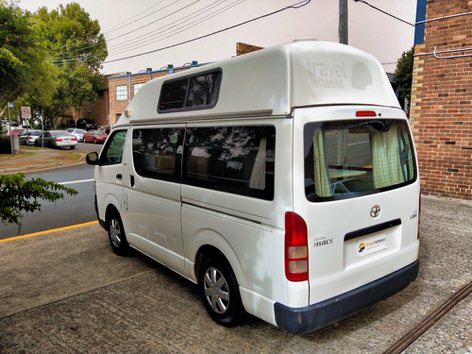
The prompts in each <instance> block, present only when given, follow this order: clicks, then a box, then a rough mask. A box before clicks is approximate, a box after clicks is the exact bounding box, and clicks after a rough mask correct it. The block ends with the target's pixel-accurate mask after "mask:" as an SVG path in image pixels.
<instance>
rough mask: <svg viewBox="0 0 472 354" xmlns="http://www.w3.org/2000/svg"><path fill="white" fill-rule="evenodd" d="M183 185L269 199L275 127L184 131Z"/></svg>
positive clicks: (272, 182)
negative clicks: (184, 159)
mask: <svg viewBox="0 0 472 354" xmlns="http://www.w3.org/2000/svg"><path fill="white" fill-rule="evenodd" d="M185 147H186V161H185V163H184V175H183V182H184V183H186V184H191V185H195V186H200V187H205V188H210V189H215V190H219V191H223V192H229V193H235V194H241V195H246V196H250V197H255V198H261V199H266V200H272V199H273V197H274V160H275V127H273V126H236V127H211V128H210V127H205V128H189V129H187V133H186V138H185Z"/></svg>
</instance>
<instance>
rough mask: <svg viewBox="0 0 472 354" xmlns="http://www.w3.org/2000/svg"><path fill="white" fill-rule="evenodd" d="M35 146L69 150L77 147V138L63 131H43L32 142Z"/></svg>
mask: <svg viewBox="0 0 472 354" xmlns="http://www.w3.org/2000/svg"><path fill="white" fill-rule="evenodd" d="M34 144H35V145H36V146H41V145H42V144H44V146H48V147H55V148H67V147H68V148H70V149H75V146H76V145H77V138H76V137H75V136H73V135H72V134H70V133H69V132H67V131H65V130H48V131H45V132H44V133H43V134H41V136H39V138H38V139H36V141H35V142H34Z"/></svg>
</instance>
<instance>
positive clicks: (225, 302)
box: [198, 257, 244, 327]
mask: <svg viewBox="0 0 472 354" xmlns="http://www.w3.org/2000/svg"><path fill="white" fill-rule="evenodd" d="M198 283H199V290H200V295H201V297H202V301H203V303H204V305H205V308H206V310H207V311H208V314H209V315H210V317H211V318H212V319H213V320H214V321H216V322H217V323H219V324H221V325H223V326H227V327H229V326H234V325H236V324H238V323H239V322H240V320H241V317H242V315H243V313H244V310H243V306H242V303H241V296H240V294H239V286H238V283H237V281H236V277H235V276H234V273H233V271H232V269H231V267H230V266H229V264H228V262H227V261H226V260H225V259H223V258H222V257H209V258H206V259H205V260H204V261H203V263H202V265H201V267H200V274H199V281H198Z"/></svg>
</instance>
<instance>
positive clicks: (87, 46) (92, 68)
mask: <svg viewBox="0 0 472 354" xmlns="http://www.w3.org/2000/svg"><path fill="white" fill-rule="evenodd" d="M107 55H108V53H107V45H106V41H105V38H104V36H103V35H102V34H100V25H99V23H98V21H94V20H91V19H90V16H89V14H88V13H87V12H85V11H84V9H82V8H81V7H80V5H79V4H78V3H70V4H67V5H60V6H59V7H58V8H57V9H55V10H52V11H50V12H48V10H47V8H45V7H42V8H40V9H38V11H37V12H35V13H33V14H31V13H29V12H24V11H22V10H21V9H20V8H18V7H17V6H16V5H15V4H14V3H13V2H12V3H9V4H7V3H6V1H4V0H0V107H4V106H5V105H6V102H7V101H13V100H15V108H14V111H15V110H18V109H19V107H20V106H21V105H26V106H32V107H33V110H34V111H43V112H44V114H45V117H46V118H51V119H54V118H56V117H57V116H60V115H63V114H64V111H65V110H66V109H67V108H69V107H71V106H73V107H75V108H77V109H79V110H80V109H81V108H82V107H84V105H87V104H89V103H90V102H93V101H95V99H96V91H97V90H98V89H99V88H100V85H101V83H102V82H103V76H102V75H101V74H100V72H99V70H100V68H101V62H102V61H103V60H105V58H106V57H107ZM18 113H19V111H18V112H15V114H16V115H18Z"/></svg>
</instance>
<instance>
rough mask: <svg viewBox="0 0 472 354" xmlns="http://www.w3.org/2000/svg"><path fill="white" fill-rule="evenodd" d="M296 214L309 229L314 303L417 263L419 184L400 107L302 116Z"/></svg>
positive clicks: (298, 118)
mask: <svg viewBox="0 0 472 354" xmlns="http://www.w3.org/2000/svg"><path fill="white" fill-rule="evenodd" d="M294 119H295V122H294V124H295V129H294V134H295V136H294V178H293V179H294V211H295V213H297V214H298V215H300V216H301V217H302V218H303V219H304V220H305V222H306V224H307V229H308V258H309V261H308V262H309V271H308V273H309V274H308V278H309V286H310V294H309V304H314V303H318V302H320V301H323V300H327V299H330V298H333V297H335V296H338V295H340V294H343V293H345V292H347V291H350V290H353V289H356V288H358V287H360V286H362V285H365V284H367V283H369V282H372V281H374V280H377V279H379V278H381V277H383V276H385V275H388V274H390V273H392V272H394V271H396V270H398V269H400V268H402V267H404V266H406V265H408V264H410V263H412V262H414V261H415V260H416V259H417V255H418V241H417V223H418V203H419V181H418V177H417V176H418V174H417V169H416V159H415V152H414V147H413V141H412V138H411V134H410V129H409V126H408V122H407V120H406V119H405V117H404V114H403V112H402V111H401V110H399V109H390V108H379V107H358V106H353V107H342V108H340V107H321V108H308V109H297V110H296V111H295V114H294Z"/></svg>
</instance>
